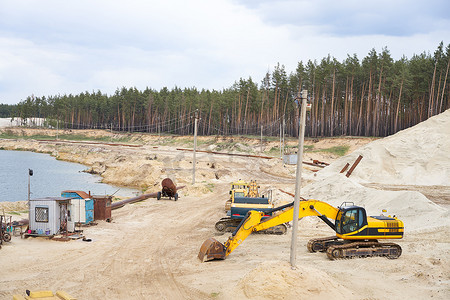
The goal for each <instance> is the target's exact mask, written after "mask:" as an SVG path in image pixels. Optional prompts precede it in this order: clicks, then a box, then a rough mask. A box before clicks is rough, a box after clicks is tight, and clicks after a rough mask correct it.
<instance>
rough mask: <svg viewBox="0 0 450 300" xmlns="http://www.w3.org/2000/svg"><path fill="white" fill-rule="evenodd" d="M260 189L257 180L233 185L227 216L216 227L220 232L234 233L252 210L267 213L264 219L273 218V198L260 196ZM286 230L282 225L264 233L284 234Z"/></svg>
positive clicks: (227, 203) (226, 206) (226, 204)
mask: <svg viewBox="0 0 450 300" xmlns="http://www.w3.org/2000/svg"><path fill="white" fill-rule="evenodd" d="M259 188H260V186H259V185H257V183H256V180H250V183H247V182H245V181H242V180H239V181H236V182H232V183H231V190H230V199H229V200H228V201H227V202H226V203H225V211H226V212H227V216H226V217H223V218H221V219H220V220H219V221H217V223H216V224H215V226H214V227H215V228H216V230H217V231H218V232H233V231H234V230H235V229H236V227H237V226H238V225H239V223H240V222H241V221H242V219H244V218H245V217H246V214H247V212H248V211H250V210H256V211H260V212H266V211H267V212H268V214H265V215H264V216H263V217H262V218H263V219H264V218H267V217H270V216H272V214H271V211H272V210H273V208H274V204H273V202H272V199H271V198H272V197H271V196H269V197H264V195H262V196H260V194H259ZM269 195H271V193H269ZM286 230H287V228H286V226H285V225H284V224H281V225H279V226H274V227H272V228H270V229H268V230H265V231H264V232H262V233H271V234H284V233H286Z"/></svg>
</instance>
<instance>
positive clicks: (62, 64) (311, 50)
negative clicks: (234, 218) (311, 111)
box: [0, 0, 450, 103]
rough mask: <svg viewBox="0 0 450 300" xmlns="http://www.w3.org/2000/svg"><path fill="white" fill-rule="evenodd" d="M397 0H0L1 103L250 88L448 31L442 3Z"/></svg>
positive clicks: (435, 39)
mask: <svg viewBox="0 0 450 300" xmlns="http://www.w3.org/2000/svg"><path fill="white" fill-rule="evenodd" d="M408 2H410V1H393V3H394V4H391V3H390V2H387V1H385V0H383V1H374V2H373V3H372V2H370V3H365V5H369V6H368V8H364V9H363V8H362V4H360V2H358V1H325V0H318V1H287V0H281V1H237V0H216V1H211V0H191V1H184V0H166V1H145V0H129V1H126V2H125V1H120V0H108V1H107V0H89V1H88V0H67V1H57V0H40V1H31V0H22V1H6V0H0V6H1V7H2V9H1V10H0V45H1V46H0V103H2V102H3V103H17V102H19V101H21V100H24V99H25V98H26V97H27V96H30V95H31V94H34V95H36V96H48V95H56V94H70V93H72V94H77V93H81V92H84V91H97V90H101V91H102V92H104V93H108V94H112V93H114V91H115V90H116V88H121V87H122V86H125V87H133V86H135V87H137V88H138V89H144V88H145V87H150V88H154V89H160V88H162V87H164V86H166V87H168V88H172V87H174V86H178V87H182V88H183V87H194V86H195V87H197V88H199V89H202V88H205V89H218V90H220V89H222V88H228V87H230V86H231V85H232V84H233V83H234V81H235V80H239V78H241V77H243V78H248V77H249V76H251V77H252V78H253V80H254V81H255V82H259V81H260V80H261V79H262V78H263V76H264V74H265V73H266V72H267V71H268V70H270V69H271V68H273V66H275V65H276V64H277V63H278V62H279V63H281V64H284V65H285V66H286V67H287V71H288V72H289V71H293V70H295V68H296V66H297V63H298V62H299V61H301V60H302V61H307V60H308V59H312V60H314V59H321V58H322V57H324V56H326V55H328V54H330V55H332V56H334V57H336V58H337V59H338V60H343V59H345V58H346V54H353V53H357V54H358V56H359V57H362V56H364V55H366V54H367V53H368V51H369V50H370V49H372V48H374V47H375V48H376V49H377V50H381V48H382V47H385V46H387V47H388V49H389V50H391V54H392V55H393V56H394V57H396V58H400V57H401V56H402V55H403V54H405V55H407V56H409V57H410V56H411V55H412V54H413V53H414V52H415V53H419V52H422V51H423V50H431V51H433V49H435V48H436V47H437V45H438V43H439V42H440V41H441V40H443V39H444V38H445V37H448V36H450V29H449V28H450V26H449V19H448V17H447V15H445V14H444V13H443V11H444V9H445V8H446V7H445V6H448V5H447V4H446V2H445V1H434V2H433V1H432V2H433V3H431V4H430V1H429V2H428V3H427V5H428V6H429V7H433V8H429V7H428V6H425V5H424V4H421V2H417V3H415V5H407V4H408ZM419 10H420V11H421V12H422V13H421V14H419ZM446 11H449V10H446ZM444 42H445V41H444Z"/></svg>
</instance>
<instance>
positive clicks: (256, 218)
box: [198, 200, 339, 261]
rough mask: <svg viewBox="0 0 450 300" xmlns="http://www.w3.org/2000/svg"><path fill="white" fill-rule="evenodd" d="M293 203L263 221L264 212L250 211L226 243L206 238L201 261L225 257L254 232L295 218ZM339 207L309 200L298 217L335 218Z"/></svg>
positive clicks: (301, 205)
mask: <svg viewBox="0 0 450 300" xmlns="http://www.w3.org/2000/svg"><path fill="white" fill-rule="evenodd" d="M292 206H293V203H290V204H287V205H284V206H281V207H277V208H275V209H273V211H277V210H283V209H284V211H283V212H282V213H280V214H278V215H275V216H272V217H270V218H267V219H265V220H263V221H261V219H262V217H263V216H264V213H263V212H258V211H254V210H252V211H249V212H248V215H247V217H246V218H245V219H243V220H242V222H241V223H240V224H239V226H238V227H237V228H236V230H235V231H234V232H233V234H232V235H231V236H230V237H229V238H228V240H227V241H226V242H225V244H221V243H220V242H219V241H217V240H216V239H214V238H210V239H208V240H206V241H205V242H204V243H203V245H202V247H201V248H200V251H199V254H198V258H199V259H200V260H201V261H209V260H213V259H225V257H227V256H228V255H229V254H230V253H231V252H233V250H234V249H236V248H237V247H238V246H239V245H240V244H241V243H242V242H243V241H244V240H245V239H246V238H247V237H248V236H249V235H250V234H251V233H252V232H256V231H261V230H265V229H268V228H271V227H274V226H277V225H280V224H283V223H286V222H290V221H292V219H293V215H294V209H293V207H292ZM338 212H339V209H337V208H335V207H333V206H331V205H330V204H328V203H326V202H322V201H319V200H307V201H301V202H300V212H299V216H298V218H299V219H301V218H303V217H307V216H319V217H322V218H329V219H333V220H334V219H335V218H336V215H337V213H338Z"/></svg>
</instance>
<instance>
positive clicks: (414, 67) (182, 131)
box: [0, 42, 450, 137]
mask: <svg viewBox="0 0 450 300" xmlns="http://www.w3.org/2000/svg"><path fill="white" fill-rule="evenodd" d="M449 65H450V45H448V46H447V47H444V44H443V42H441V43H440V44H439V45H438V47H437V49H436V50H435V51H434V53H433V54H430V53H426V52H423V53H422V54H418V55H414V56H413V57H412V58H410V59H408V58H406V57H402V58H401V59H399V60H394V59H393V58H392V57H391V54H390V52H389V50H388V49H387V48H383V49H382V51H381V52H380V53H378V52H377V51H376V50H375V49H372V50H371V51H370V52H369V53H368V54H367V56H366V57H364V58H363V59H362V60H360V59H359V58H358V57H357V56H356V55H347V58H346V59H345V60H343V61H342V62H339V61H337V60H336V59H335V58H333V57H332V56H330V55H328V56H327V57H325V58H322V59H321V60H320V61H316V60H314V61H311V60H308V61H307V62H306V63H304V62H302V61H300V62H299V63H298V64H297V66H296V68H295V71H294V72H290V73H289V74H288V72H287V71H286V68H285V66H284V65H282V64H277V65H276V66H275V67H274V69H273V70H271V71H268V72H267V73H266V75H265V77H264V78H262V79H261V80H260V82H256V81H254V79H252V78H251V77H249V78H247V79H243V78H241V79H239V80H237V81H236V82H235V83H234V84H233V85H232V86H231V87H229V88H225V89H223V90H221V91H217V90H205V89H198V88H195V87H190V88H179V87H174V88H172V89H168V88H166V87H164V88H161V89H160V90H159V91H158V90H154V89H151V88H146V89H145V90H142V91H141V90H138V89H136V88H126V87H122V88H118V89H117V90H116V91H115V93H114V94H112V95H106V94H104V93H102V92H101V91H96V92H95V91H93V92H84V93H81V94H79V95H72V94H69V95H67V94H64V95H53V96H47V97H45V96H43V97H35V96H34V95H30V96H28V97H27V98H26V99H25V100H23V101H21V102H19V103H18V104H16V105H5V104H2V105H0V113H1V116H3V117H5V116H9V117H20V118H22V119H26V118H45V119H46V120H47V124H48V125H51V126H58V127H59V128H68V129H88V128H89V129H94V128H100V129H108V130H114V131H125V132H149V133H170V134H177V135H190V134H192V133H193V126H194V119H195V117H196V116H197V117H198V134H199V135H260V134H263V135H264V136H278V135H279V134H280V132H281V131H283V132H284V133H285V134H286V135H288V136H294V137H295V136H297V133H298V130H299V129H298V124H299V103H300V101H298V100H299V99H298V95H299V94H300V93H299V92H300V90H307V91H308V102H309V103H311V107H312V109H311V111H310V112H309V113H308V114H307V120H306V122H307V125H306V128H305V135H306V136H307V137H330V136H376V137H384V136H388V135H391V134H394V133H396V132H397V131H399V130H402V129H405V128H408V127H411V126H414V125H416V124H417V123H419V122H421V121H424V120H426V119H427V118H429V117H431V116H433V115H436V114H439V113H441V112H443V111H445V110H446V109H448V108H450V103H449V85H450V84H449V80H450V79H449V74H448V73H449ZM149 84H151V83H149Z"/></svg>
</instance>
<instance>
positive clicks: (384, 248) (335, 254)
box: [327, 241, 402, 260]
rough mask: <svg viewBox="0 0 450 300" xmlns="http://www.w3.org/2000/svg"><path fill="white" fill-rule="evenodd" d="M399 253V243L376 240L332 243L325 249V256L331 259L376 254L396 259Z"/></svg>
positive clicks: (372, 255)
mask: <svg viewBox="0 0 450 300" xmlns="http://www.w3.org/2000/svg"><path fill="white" fill-rule="evenodd" d="M401 254H402V248H401V247H400V246H399V245H397V244H395V243H379V242H378V241H368V242H351V243H346V244H343V245H333V246H330V247H328V249H327V256H328V258H329V259H331V260H335V259H348V258H356V257H361V258H364V257H377V256H381V257H386V258H389V259H396V258H399V257H400V255H401Z"/></svg>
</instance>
